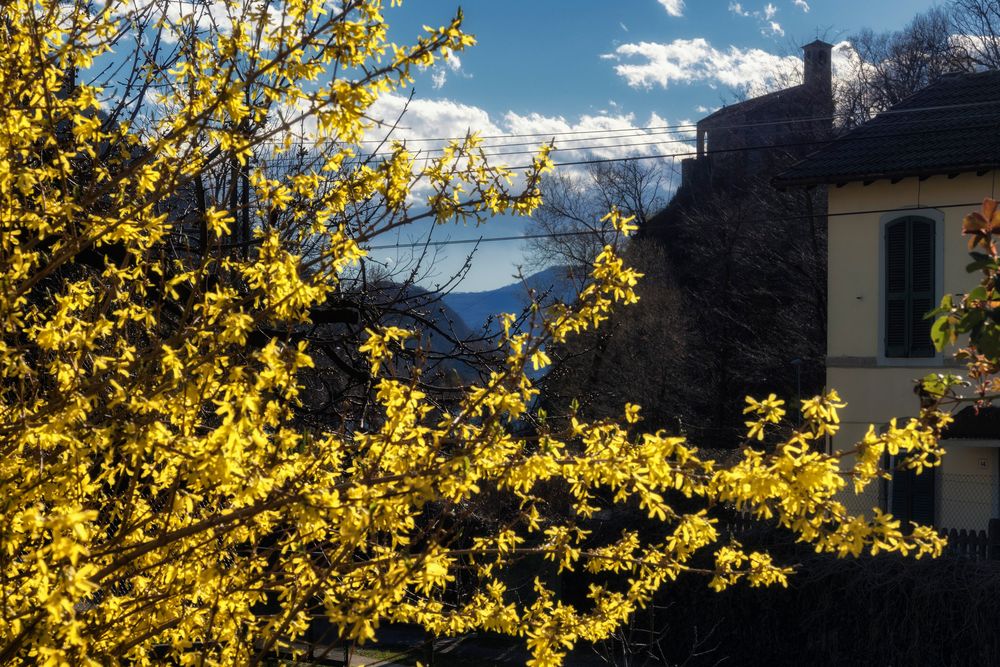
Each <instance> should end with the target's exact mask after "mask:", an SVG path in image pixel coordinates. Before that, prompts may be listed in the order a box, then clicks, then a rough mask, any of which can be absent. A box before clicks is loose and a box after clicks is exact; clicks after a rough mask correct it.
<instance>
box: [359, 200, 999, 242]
mask: <svg viewBox="0 0 1000 667" xmlns="http://www.w3.org/2000/svg"><path fill="white" fill-rule="evenodd" d="M981 204H982V202H981V201H976V202H966V203H960V204H935V205H934V206H932V207H931V208H967V207H970V206H980V205H981ZM907 210H909V209H906V208H898V207H897V208H880V209H865V210H860V211H841V212H839V213H824V214H822V215H819V214H817V215H811V216H810V215H788V216H773V217H763V218H751V219H749V220H745V221H744V222H746V223H747V224H755V223H766V222H793V221H795V220H808V219H809V218H838V217H843V216H849V215H867V214H873V213H896V212H905V211H907ZM607 232H608V230H605V229H579V230H574V231H569V232H551V233H547V234H524V235H522V236H481V237H479V238H477V239H449V240H447V241H422V242H419V243H390V244H383V245H373V246H368V248H367V249H368V250H392V249H398V248H423V247H435V248H436V247H440V246H449V245H478V244H480V243H495V242H499V241H521V240H530V239H544V238H561V237H565V236H590V235H594V234H604V233H607Z"/></svg>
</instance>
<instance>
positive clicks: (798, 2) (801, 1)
mask: <svg viewBox="0 0 1000 667" xmlns="http://www.w3.org/2000/svg"><path fill="white" fill-rule="evenodd" d="M792 4H793V5H795V6H796V7H798V8H799V9H801V10H802V11H803V12H805V13H807V14H808V13H809V3H808V2H806V0H793V1H792Z"/></svg>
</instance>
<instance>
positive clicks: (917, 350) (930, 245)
mask: <svg viewBox="0 0 1000 667" xmlns="http://www.w3.org/2000/svg"><path fill="white" fill-rule="evenodd" d="M934 246H935V223H934V221H933V220H930V219H929V218H922V217H916V216H910V217H905V218H899V219H897V220H894V221H892V222H891V223H889V224H887V225H886V226H885V246H884V247H885V258H884V259H885V264H884V267H885V356H887V357H933V356H934V354H935V351H934V344H933V343H932V342H931V335H930V334H931V322H930V320H927V319H924V315H925V314H926V313H928V312H929V311H931V310H933V309H934V306H935V304H936V301H937V300H936V294H935V275H936V272H935V271H936V267H935V265H934V264H935V247H934Z"/></svg>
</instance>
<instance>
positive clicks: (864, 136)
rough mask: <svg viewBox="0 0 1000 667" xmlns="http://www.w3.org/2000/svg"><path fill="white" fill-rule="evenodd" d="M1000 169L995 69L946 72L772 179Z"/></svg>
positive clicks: (805, 181) (841, 179) (806, 181)
mask: <svg viewBox="0 0 1000 667" xmlns="http://www.w3.org/2000/svg"><path fill="white" fill-rule="evenodd" d="M998 166H1000V72H982V73H977V74H950V75H947V76H944V77H942V78H941V79H938V80H937V81H936V82H934V83H933V84H931V85H930V86H928V87H927V88H924V89H923V90H921V91H919V92H917V93H914V94H913V95H911V96H910V97H908V98H906V99H905V100H903V101H902V102H900V103H899V104H897V105H896V106H894V107H892V109H890V110H889V111H885V112H883V113H881V114H879V115H878V116H876V117H875V118H874V119H873V120H871V121H870V122H868V123H866V124H864V125H862V126H860V127H858V128H855V129H853V130H851V131H850V132H847V133H846V134H844V135H842V136H840V137H838V138H837V139H835V140H834V141H832V142H831V143H829V144H827V145H826V146H825V147H823V148H821V149H819V150H818V151H816V152H815V153H813V154H811V155H809V156H808V157H806V158H805V159H804V160H802V161H801V162H799V163H798V164H796V165H794V166H792V167H791V168H789V169H788V170H786V171H784V172H782V173H781V174H779V175H778V177H777V178H775V184H776V185H778V186H779V187H782V186H789V185H818V184H821V183H847V182H850V181H869V180H875V179H879V178H904V177H907V176H933V175H937V174H955V173H961V172H967V171H979V170H984V169H992V168H995V167H998Z"/></svg>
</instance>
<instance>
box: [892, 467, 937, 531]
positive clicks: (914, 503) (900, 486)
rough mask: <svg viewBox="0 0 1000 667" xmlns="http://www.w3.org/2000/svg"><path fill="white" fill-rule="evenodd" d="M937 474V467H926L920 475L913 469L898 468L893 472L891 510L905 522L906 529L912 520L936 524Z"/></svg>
mask: <svg viewBox="0 0 1000 667" xmlns="http://www.w3.org/2000/svg"><path fill="white" fill-rule="evenodd" d="M935 475H936V469H935V468H924V471H923V472H922V473H920V474H919V475H918V474H916V473H915V472H914V471H912V470H896V471H895V472H893V473H892V504H891V507H890V508H889V511H890V512H892V515H893V516H894V517H896V518H897V519H899V520H900V521H902V522H903V528H904V530H905V529H907V528H908V524H909V522H910V521H916V522H917V523H919V524H923V525H928V526H933V525H934V514H935V493H934V486H935V484H934V481H935ZM907 532H909V531H908V530H907Z"/></svg>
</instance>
